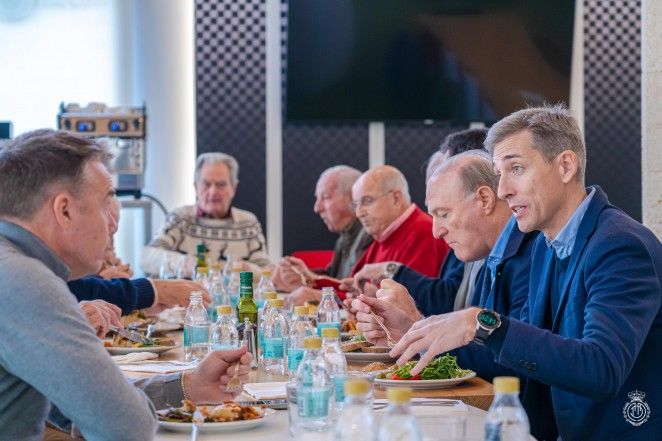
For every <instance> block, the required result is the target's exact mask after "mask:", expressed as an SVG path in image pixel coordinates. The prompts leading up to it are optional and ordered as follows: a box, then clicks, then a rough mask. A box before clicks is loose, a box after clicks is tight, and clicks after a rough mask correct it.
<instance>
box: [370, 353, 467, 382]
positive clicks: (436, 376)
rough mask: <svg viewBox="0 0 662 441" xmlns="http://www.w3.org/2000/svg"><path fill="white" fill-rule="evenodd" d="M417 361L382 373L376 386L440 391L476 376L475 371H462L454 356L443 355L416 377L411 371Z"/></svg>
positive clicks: (377, 378) (376, 380)
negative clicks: (439, 389)
mask: <svg viewBox="0 0 662 441" xmlns="http://www.w3.org/2000/svg"><path fill="white" fill-rule="evenodd" d="M417 362H418V361H417V360H412V361H409V362H407V363H405V364H404V365H402V366H401V367H399V368H395V369H391V370H389V371H388V372H382V373H380V374H379V375H377V377H376V378H375V384H376V385H378V386H382V387H398V386H407V387H411V388H412V389H438V388H444V387H451V386H455V385H456V384H460V383H462V382H463V381H466V380H468V379H470V378H473V377H475V376H476V373H475V372H474V371H471V370H469V369H462V368H460V367H459V366H458V365H457V359H456V357H455V356H453V355H449V354H446V355H443V356H441V357H437V358H435V359H434V360H432V361H431V362H430V363H429V364H428V365H427V366H426V367H425V368H423V370H422V371H421V372H420V373H419V374H418V375H415V376H412V375H411V370H412V369H413V368H414V366H416V363H417Z"/></svg>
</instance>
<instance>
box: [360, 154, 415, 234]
mask: <svg viewBox="0 0 662 441" xmlns="http://www.w3.org/2000/svg"><path fill="white" fill-rule="evenodd" d="M352 205H353V207H354V209H355V211H356V216H357V217H358V218H359V220H360V221H361V223H362V224H363V228H365V230H366V231H367V232H368V233H369V234H370V235H372V236H373V237H377V236H379V235H380V234H381V233H382V232H383V231H384V230H385V229H386V228H387V227H388V226H389V225H391V223H393V221H394V220H395V219H397V218H398V217H399V216H400V215H401V214H402V213H404V212H405V210H407V208H409V206H410V205H411V196H410V195H409V185H408V184H407V180H406V179H405V177H404V175H403V174H402V173H401V172H400V170H398V169H397V168H395V167H392V166H390V165H383V166H381V167H375V168H372V169H370V170H368V171H366V172H365V173H363V174H362V175H361V177H360V178H359V179H358V180H357V181H356V182H355V183H354V185H353V186H352Z"/></svg>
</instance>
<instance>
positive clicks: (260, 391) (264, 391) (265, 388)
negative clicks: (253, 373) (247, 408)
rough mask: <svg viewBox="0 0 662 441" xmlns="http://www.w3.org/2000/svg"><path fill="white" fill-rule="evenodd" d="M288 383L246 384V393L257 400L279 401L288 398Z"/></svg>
mask: <svg viewBox="0 0 662 441" xmlns="http://www.w3.org/2000/svg"><path fill="white" fill-rule="evenodd" d="M286 384H287V382H286V381H282V382H275V383H246V384H244V391H246V393H248V394H250V395H251V396H252V397H253V398H255V399H256V400H277V399H281V398H287V391H286V390H285V385H286Z"/></svg>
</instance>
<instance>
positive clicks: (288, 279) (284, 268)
mask: <svg viewBox="0 0 662 441" xmlns="http://www.w3.org/2000/svg"><path fill="white" fill-rule="evenodd" d="M271 281H272V282H273V283H274V286H275V287H276V288H277V289H279V290H281V291H294V290H295V289H297V288H298V287H300V286H301V277H299V275H298V274H297V273H295V272H294V271H293V270H292V264H291V263H290V262H289V261H288V259H287V257H283V258H282V259H281V260H280V262H278V265H276V267H275V269H274V271H273V277H272V278H271Z"/></svg>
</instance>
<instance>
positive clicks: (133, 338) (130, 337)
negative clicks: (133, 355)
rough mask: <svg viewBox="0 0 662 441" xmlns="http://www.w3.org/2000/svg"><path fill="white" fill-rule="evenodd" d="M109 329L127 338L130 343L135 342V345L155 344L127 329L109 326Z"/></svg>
mask: <svg viewBox="0 0 662 441" xmlns="http://www.w3.org/2000/svg"><path fill="white" fill-rule="evenodd" d="M108 329H110V330H111V331H113V332H115V333H117V334H119V335H120V336H122V337H124V338H126V339H127V340H129V341H132V342H135V343H142V344H144V345H151V344H153V342H152V340H150V339H148V338H145V337H143V336H142V335H140V334H139V333H137V332H135V331H133V332H131V331H127V330H126V329H119V328H118V327H117V326H109V327H108Z"/></svg>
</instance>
